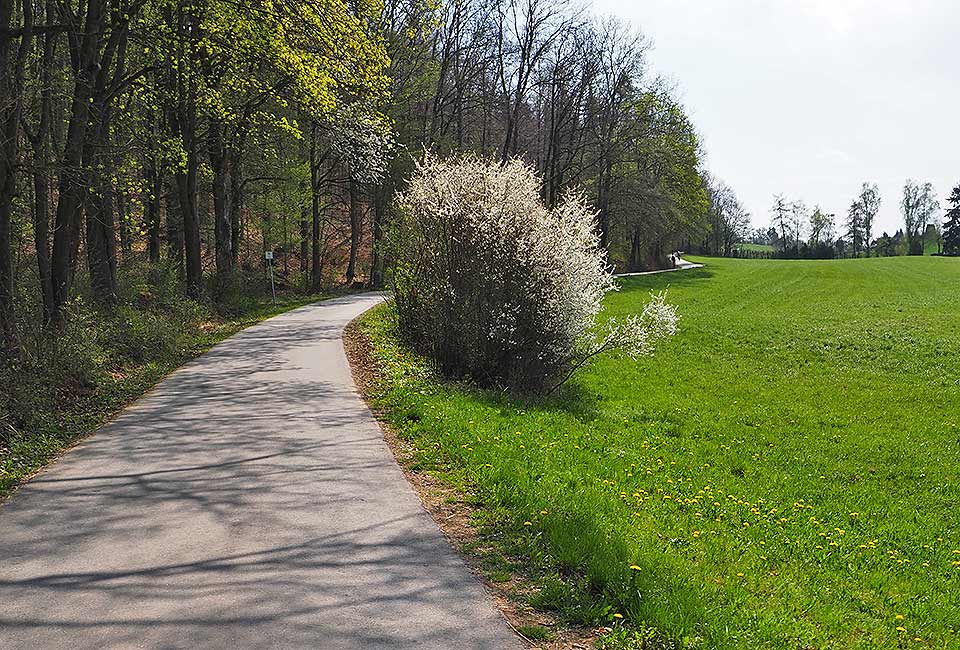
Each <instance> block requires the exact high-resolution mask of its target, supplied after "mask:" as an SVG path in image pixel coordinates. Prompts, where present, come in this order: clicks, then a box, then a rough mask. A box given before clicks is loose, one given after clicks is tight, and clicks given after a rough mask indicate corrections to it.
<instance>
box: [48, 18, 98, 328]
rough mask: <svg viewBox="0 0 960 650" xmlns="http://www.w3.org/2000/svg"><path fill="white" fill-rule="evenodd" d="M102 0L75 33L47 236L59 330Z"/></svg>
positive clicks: (75, 240)
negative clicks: (66, 116) (67, 105)
mask: <svg viewBox="0 0 960 650" xmlns="http://www.w3.org/2000/svg"><path fill="white" fill-rule="evenodd" d="M105 4H106V2H105V0H89V2H88V3H87V13H86V17H85V19H84V23H83V26H82V28H80V29H79V30H78V31H79V33H78V34H76V35H75V36H76V38H77V39H78V40H79V47H78V48H77V62H76V63H77V65H76V70H77V72H76V78H75V82H74V88H73V97H72V98H71V109H70V121H69V124H68V126H67V137H66V141H65V143H64V151H63V159H62V163H61V166H60V182H59V186H58V192H57V196H58V200H57V212H56V217H55V225H54V232H53V255H52V256H51V259H50V278H51V284H52V285H53V313H52V314H51V316H52V320H53V323H54V324H55V325H56V326H57V327H58V328H63V327H64V326H65V322H64V320H63V305H64V304H66V302H67V300H69V298H70V286H71V284H72V282H73V276H74V269H75V265H76V261H77V259H76V258H77V252H78V250H79V246H80V229H81V224H82V223H83V206H84V202H85V197H86V193H87V185H86V182H85V180H86V179H85V178H84V175H83V173H82V164H83V154H84V144H85V142H86V139H87V135H88V122H89V120H90V105H91V100H92V98H93V88H94V79H95V77H96V73H97V70H98V68H99V62H98V61H97V55H98V54H99V51H100V39H101V37H102V34H103V32H104V29H105V28H104V23H105V20H104V19H105Z"/></svg>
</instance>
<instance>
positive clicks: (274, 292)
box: [263, 251, 277, 304]
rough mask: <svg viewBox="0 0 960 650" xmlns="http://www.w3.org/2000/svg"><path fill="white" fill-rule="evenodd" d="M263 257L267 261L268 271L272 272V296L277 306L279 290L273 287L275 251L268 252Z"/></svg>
mask: <svg viewBox="0 0 960 650" xmlns="http://www.w3.org/2000/svg"><path fill="white" fill-rule="evenodd" d="M263 256H264V257H265V258H266V260H267V269H269V272H270V294H271V295H272V296H273V304H277V289H276V287H274V286H273V251H266V252H264V254H263Z"/></svg>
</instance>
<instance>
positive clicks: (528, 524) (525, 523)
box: [523, 521, 533, 526]
mask: <svg viewBox="0 0 960 650" xmlns="http://www.w3.org/2000/svg"><path fill="white" fill-rule="evenodd" d="M523 525H524V526H532V525H533V522H532V521H525V522H523Z"/></svg>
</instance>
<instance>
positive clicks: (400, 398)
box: [364, 257, 960, 648]
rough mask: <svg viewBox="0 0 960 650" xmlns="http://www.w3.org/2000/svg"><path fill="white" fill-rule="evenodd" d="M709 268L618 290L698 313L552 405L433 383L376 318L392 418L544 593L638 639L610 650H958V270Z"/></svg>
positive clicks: (907, 262) (628, 303) (544, 599)
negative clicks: (653, 641) (649, 351)
mask: <svg viewBox="0 0 960 650" xmlns="http://www.w3.org/2000/svg"><path fill="white" fill-rule="evenodd" d="M706 261H707V264H708V265H707V267H706V268H704V269H700V270H695V271H685V272H683V273H675V274H665V275H663V276H646V277H640V278H631V279H630V280H629V281H625V282H624V287H623V291H621V292H620V293H618V294H614V295H612V296H611V297H610V298H609V299H608V301H607V313H608V314H609V315H611V316H623V315H626V314H629V313H632V312H635V311H636V310H637V309H638V308H639V307H640V306H641V305H642V304H643V302H644V300H645V298H646V296H647V295H648V293H649V291H650V290H657V289H662V288H664V287H665V286H667V285H668V284H669V286H670V298H671V301H673V302H675V303H677V305H678V308H679V310H680V311H681V313H682V314H683V320H682V322H681V330H680V333H679V334H678V335H677V336H676V337H675V338H674V339H673V340H672V341H671V342H670V343H669V344H667V345H665V346H663V347H662V348H661V349H660V351H659V353H658V356H657V357H656V359H654V360H649V361H642V362H640V363H639V364H638V363H633V362H625V361H623V360H619V359H613V358H611V359H605V360H603V361H601V362H599V363H597V364H596V365H594V366H592V367H591V368H590V369H589V370H587V371H586V372H584V373H583V374H582V375H580V376H579V377H577V378H576V379H575V381H574V382H573V383H572V384H571V385H569V386H568V388H567V389H566V390H565V392H564V393H563V394H562V395H560V396H559V397H557V398H556V399H551V400H546V401H523V400H513V399H509V398H507V397H505V396H503V395H500V394H497V393H490V392H480V391H474V390H471V389H467V388H465V387H463V386H458V385H456V384H447V383H443V382H440V381H438V380H436V379H435V378H433V377H432V375H431V374H430V372H429V370H428V369H427V368H426V366H424V365H423V363H422V361H420V360H419V359H417V357H416V356H413V355H411V354H410V353H408V352H406V351H404V350H403V348H402V347H400V346H399V344H398V343H397V342H396V339H395V338H394V336H393V334H392V331H391V327H392V326H391V324H390V320H389V319H388V318H384V315H385V312H384V311H382V310H381V311H380V312H377V313H374V314H372V315H371V316H369V317H368V318H367V319H366V320H365V321H364V328H365V331H367V332H368V333H369V334H370V335H371V337H372V339H373V341H374V346H375V358H376V359H377V360H378V363H380V364H381V365H382V367H383V368H384V369H385V382H384V386H383V388H382V390H381V392H380V393H379V394H378V395H377V396H376V398H375V402H376V405H377V406H378V407H380V408H381V409H383V411H384V412H385V414H386V415H385V417H386V418H387V419H388V421H389V422H390V423H391V424H392V425H393V426H395V427H396V428H397V430H398V432H399V434H400V435H401V436H402V437H403V438H404V439H406V440H408V441H410V442H411V443H412V444H413V445H414V446H415V448H416V449H417V450H418V455H417V458H416V462H418V463H420V464H421V466H422V467H423V468H425V469H427V470H429V471H433V472H435V473H437V474H439V475H440V476H442V477H445V478H446V479H447V480H449V481H451V482H453V483H454V484H457V485H461V486H466V489H469V490H470V491H471V494H472V495H473V497H474V498H475V499H476V500H477V501H478V502H479V503H481V504H483V506H484V508H485V511H487V512H488V513H489V514H488V515H487V520H486V521H485V522H483V523H484V525H485V526H487V527H488V528H490V529H491V530H492V531H493V532H490V533H488V534H489V535H490V536H494V537H496V538H497V539H499V540H500V541H499V546H500V548H501V549H503V551H504V552H505V553H506V555H507V556H508V557H510V558H512V559H513V560H514V561H515V562H519V563H520V564H521V567H522V569H523V570H524V571H526V572H528V573H529V574H530V575H532V576H533V578H532V579H533V581H534V585H538V586H539V591H537V589H534V591H535V592H536V593H535V595H534V596H533V600H534V601H535V602H537V603H538V604H541V605H552V606H554V607H556V608H557V609H559V610H560V611H562V612H564V615H565V617H567V618H568V620H581V621H590V622H592V623H593V624H596V623H598V622H599V623H606V624H608V625H610V624H612V623H614V620H617V621H619V620H621V619H616V618H615V614H621V615H622V616H623V617H624V618H623V619H622V620H623V622H624V623H625V624H626V625H627V626H628V627H629V628H630V630H640V631H641V632H640V633H638V635H634V632H632V631H623V632H622V633H621V632H619V631H617V629H616V628H617V626H616V625H614V626H613V627H614V630H615V634H614V635H613V636H612V637H611V639H609V640H608V641H604V643H608V645H607V646H606V647H618V646H617V645H615V643H619V644H620V647H628V648H629V647H645V646H644V645H643V643H647V641H646V640H644V634H646V633H645V632H643V630H646V629H648V628H656V629H657V630H658V633H657V635H656V638H657V640H658V642H660V643H663V644H667V643H668V642H669V643H671V644H674V645H675V646H678V647H703V648H784V647H818V648H888V647H940V648H943V647H954V646H956V645H957V644H958V643H960V636H958V634H960V601H958V596H957V595H958V594H960V533H958V531H960V519H958V516H960V514H958V511H957V508H956V503H957V501H958V499H960V482H958V481H957V475H956V472H957V467H960V448H958V446H957V440H958V431H960V429H958V427H960V420H958V419H957V414H958V412H960V386H958V384H957V382H956V378H957V377H958V376H960V330H958V329H957V328H956V327H955V326H954V325H955V323H956V314H957V313H960V294H958V292H957V291H956V287H957V285H958V282H960V266H958V265H957V263H956V260H953V259H948V258H936V257H925V258H880V259H878V258H873V259H849V260H836V261H795V262H790V261H750V260H721V259H710V260H706ZM411 414H413V415H415V417H412V416H411ZM550 576H552V577H550ZM914 639H919V641H915V640H914ZM631 644H633V645H631ZM649 647H660V646H656V645H653V646H649ZM667 647H670V646H669V645H667Z"/></svg>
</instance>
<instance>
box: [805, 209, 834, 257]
mask: <svg viewBox="0 0 960 650" xmlns="http://www.w3.org/2000/svg"><path fill="white" fill-rule="evenodd" d="M834 221H835V216H834V215H832V214H827V213H825V212H824V211H823V210H821V209H820V206H819V205H818V206H816V207H815V208H814V210H813V213H812V214H811V215H810V245H811V246H813V247H817V246H819V245H820V244H822V243H829V242H832V241H833V237H834V232H833V230H834Z"/></svg>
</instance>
